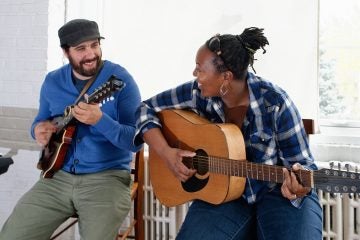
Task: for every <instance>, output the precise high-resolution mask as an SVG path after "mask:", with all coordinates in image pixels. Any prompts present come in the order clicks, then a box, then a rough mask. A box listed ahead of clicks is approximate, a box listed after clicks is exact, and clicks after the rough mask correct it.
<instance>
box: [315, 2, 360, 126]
mask: <svg viewBox="0 0 360 240" xmlns="http://www.w3.org/2000/svg"><path fill="white" fill-rule="evenodd" d="M319 21H320V25H319V96H320V98H319V100H320V103H319V108H320V111H319V112H320V118H321V119H331V120H341V121H350V122H351V121H360V98H359V95H360V1H359V0H343V1H339V0H320V19H319Z"/></svg>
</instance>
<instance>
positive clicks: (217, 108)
mask: <svg viewBox="0 0 360 240" xmlns="http://www.w3.org/2000/svg"><path fill="white" fill-rule="evenodd" d="M247 84H248V88H249V94H250V105H249V107H248V110H247V113H246V116H245V119H244V122H243V126H242V128H241V131H242V133H243V136H244V140H245V147H246V157H247V160H248V161H251V162H256V163H262V164H269V165H280V166H285V167H291V166H292V165H293V164H294V163H300V164H301V165H303V166H304V168H306V169H313V170H316V169H317V167H316V165H315V164H314V160H313V156H312V154H311V152H310V149H309V144H308V141H307V136H306V133H305V130H304V126H303V123H302V119H301V117H300V115H299V112H298V110H297V108H296V107H295V105H294V104H293V102H292V101H291V99H290V98H289V96H288V95H287V94H286V92H285V91H284V90H282V89H281V88H279V87H278V86H276V85H274V84H272V83H270V82H268V81H266V80H264V79H262V78H260V77H258V76H255V75H254V74H252V73H248V76H247ZM174 108H175V109H188V110H192V111H194V112H195V113H197V114H199V115H200V116H202V117H204V118H206V119H208V120H210V121H211V122H214V123H223V122H225V115H224V103H223V102H222V100H221V98H220V97H211V98H209V97H206V98H205V97H202V96H201V92H200V89H199V87H198V83H197V81H196V80H193V81H189V82H187V83H184V84H182V85H180V86H178V87H176V88H174V89H170V90H167V91H164V92H162V93H160V94H158V95H156V96H154V97H152V98H150V99H148V100H146V101H144V102H143V103H142V105H141V106H140V108H139V109H138V111H137V113H136V114H137V132H136V134H135V140H134V141H135V143H137V144H140V143H143V140H142V135H143V133H144V132H146V131H147V130H149V129H151V128H154V127H161V122H160V121H159V119H158V118H157V116H156V113H157V112H160V111H162V110H164V109H174ZM274 186H275V184H273V183H268V182H263V181H258V180H254V179H250V178H247V181H246V187H245V191H244V194H243V197H244V198H245V199H246V200H247V201H248V203H250V204H251V203H255V202H256V201H257V200H259V199H260V198H261V196H262V195H263V194H264V193H265V192H267V191H269V190H270V189H271V188H273V187H274ZM292 203H293V205H294V206H296V207H299V206H300V204H301V198H299V199H296V200H294V201H292Z"/></svg>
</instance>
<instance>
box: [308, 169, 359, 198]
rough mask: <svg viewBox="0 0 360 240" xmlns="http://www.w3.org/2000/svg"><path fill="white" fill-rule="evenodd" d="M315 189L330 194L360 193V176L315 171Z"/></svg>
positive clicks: (335, 170) (341, 172)
mask: <svg viewBox="0 0 360 240" xmlns="http://www.w3.org/2000/svg"><path fill="white" fill-rule="evenodd" d="M314 185H315V188H317V189H320V190H322V191H324V192H329V193H360V174H359V173H358V172H351V171H349V170H347V171H342V170H337V169H332V168H331V169H327V168H323V169H321V170H318V171H314Z"/></svg>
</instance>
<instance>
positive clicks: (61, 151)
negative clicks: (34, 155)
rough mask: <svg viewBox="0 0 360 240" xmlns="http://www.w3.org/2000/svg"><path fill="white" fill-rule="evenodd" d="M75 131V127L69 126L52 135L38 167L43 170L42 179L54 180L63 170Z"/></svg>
mask: <svg viewBox="0 0 360 240" xmlns="http://www.w3.org/2000/svg"><path fill="white" fill-rule="evenodd" d="M75 130H76V126H75V125H68V126H67V127H66V128H64V129H63V130H62V131H61V132H60V133H57V134H55V133H54V134H53V135H52V137H51V139H50V141H49V144H48V145H47V146H45V147H44V148H43V150H42V152H41V156H40V159H39V162H38V166H37V167H38V169H41V170H42V173H41V175H42V177H44V178H52V177H53V175H54V173H55V172H56V171H58V170H59V169H61V167H62V166H63V164H64V159H65V156H66V153H67V150H68V148H69V145H70V144H71V141H72V137H73V136H74V133H75Z"/></svg>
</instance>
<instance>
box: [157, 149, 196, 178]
mask: <svg viewBox="0 0 360 240" xmlns="http://www.w3.org/2000/svg"><path fill="white" fill-rule="evenodd" d="M195 155H196V153H194V152H191V151H186V150H181V149H178V148H171V147H167V148H165V149H164V150H163V151H162V152H161V156H160V157H161V159H162V160H163V161H165V163H166V165H167V167H168V168H169V169H170V170H171V172H172V173H173V174H174V175H175V177H176V178H177V179H179V180H180V181H182V182H185V181H186V180H188V179H189V178H190V177H191V176H192V175H194V174H195V173H196V170H195V169H189V168H187V167H186V166H185V165H184V164H183V162H182V158H183V157H194V156H195Z"/></svg>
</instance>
